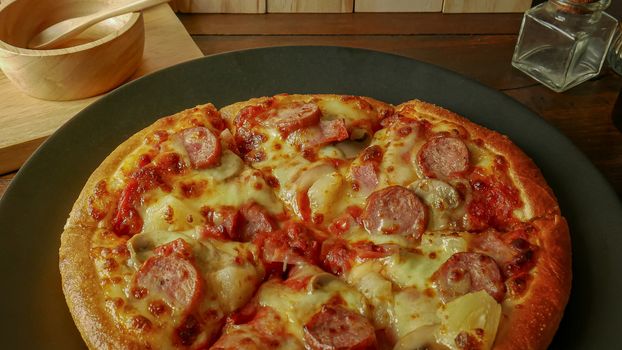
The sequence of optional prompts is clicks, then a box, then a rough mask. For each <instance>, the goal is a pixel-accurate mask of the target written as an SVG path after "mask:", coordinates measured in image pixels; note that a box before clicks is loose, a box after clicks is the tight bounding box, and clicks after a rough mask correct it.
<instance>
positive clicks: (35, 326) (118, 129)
mask: <svg viewBox="0 0 622 350" xmlns="http://www.w3.org/2000/svg"><path fill="white" fill-rule="evenodd" d="M508 64H509V63H508ZM280 92H289V93H344V94H355V95H367V96H372V97H375V98H377V99H380V100H383V101H387V102H391V103H399V102H403V101H406V100H409V99H412V98H420V99H423V100H426V101H430V102H433V103H436V104H438V105H441V106H445V107H447V108H449V109H451V110H453V111H455V112H458V113H460V114H462V115H464V116H466V117H468V118H470V119H472V120H473V121H475V122H476V123H479V124H482V125H485V126H487V127H489V128H492V129H495V130H498V131H500V132H501V133H504V134H507V135H509V136H510V137H511V139H512V140H514V142H515V143H516V144H518V145H519V146H520V147H521V148H522V149H523V150H525V152H526V153H527V154H529V155H530V156H531V157H532V158H533V159H534V160H535V162H536V163H537V164H538V166H540V168H541V169H542V171H543V173H544V175H545V177H546V179H547V180H548V182H549V184H550V185H551V187H553V189H554V190H555V193H556V194H557V196H558V197H559V202H560V204H561V207H562V212H563V214H564V216H566V218H567V219H568V221H569V224H570V228H571V235H572V241H573V254H574V258H573V270H574V282H573V291H572V296H571V300H570V304H569V305H568V308H567V310H566V315H565V317H564V319H563V322H562V326H561V328H560V330H559V332H558V334H557V336H556V339H555V341H554V345H553V346H552V348H556V349H557V348H559V349H611V348H620V347H619V344H620V342H619V339H620V325H622V290H621V289H622V288H621V286H622V279H621V278H620V276H621V275H622V274H621V273H620V272H621V271H620V270H621V268H620V267H621V266H622V254H621V253H619V249H621V248H622V207H621V206H620V202H619V201H618V198H617V196H616V195H615V192H614V191H613V189H612V188H611V187H610V186H609V184H608V183H607V182H606V181H605V180H604V178H603V177H602V175H601V174H600V173H598V171H597V170H596V169H595V168H594V167H593V166H592V165H591V163H590V162H589V160H588V159H587V158H586V157H585V156H584V155H583V154H582V153H581V152H579V150H577V148H576V147H575V146H574V145H572V143H571V142H570V141H569V140H568V139H567V138H566V137H564V136H563V135H561V134H560V133H559V132H558V131H557V130H555V129H554V128H553V127H551V126H549V125H548V124H547V123H546V122H544V121H543V120H542V119H541V118H539V117H538V116H536V115H534V114H533V113H532V112H530V111H529V110H528V109H526V108H525V107H524V106H522V105H520V104H518V103H517V102H515V101H514V100H512V99H510V98H508V97H506V96H505V95H503V94H501V93H498V92H496V91H494V90H491V89H489V88H486V87H484V86H482V85H479V84H477V83H475V82H473V81H472V80H469V79H467V78H464V77H462V76H460V75H457V74H455V73H452V72H449V71H446V70H443V69H441V68H438V67H435V66H432V65H428V64H424V63H421V62H417V61H414V60H411V59H408V58H404V57H400V56H394V55H389V54H384V53H379V52H373V51H367V50H358V49H349V48H338V47H280V48H269V49H258V50H250V51H243V52H233V53H228V54H222V55H217V56H211V57H206V58H201V59H198V60H194V61H191V62H188V63H184V64H181V65H177V66H175V67H171V68H169V69H165V70H162V71H160V72H158V73H155V74H152V75H149V76H146V77H144V78H142V79H139V80H137V81H135V82H132V83H130V84H127V85H126V86H124V87H122V88H120V89H118V90H116V91H114V92H112V93H110V94H109V95H108V96H106V97H104V98H102V99H100V100H99V101H97V102H96V103H94V104H93V105H91V106H90V107H88V108H86V109H85V110H84V111H83V112H81V113H79V114H78V115H77V116H76V117H75V118H73V119H72V120H71V121H69V122H68V123H67V124H66V125H65V126H63V127H62V128H61V129H60V130H59V131H58V132H56V133H55V134H54V135H53V136H52V137H50V139H49V140H48V141H47V142H45V144H44V145H43V146H41V147H40V148H39V150H38V151H37V152H36V153H35V154H34V155H33V156H32V158H31V159H30V160H29V161H28V162H27V163H26V165H25V166H24V167H23V168H22V169H21V170H20V172H19V174H18V175H17V176H16V177H15V179H14V180H13V181H12V183H11V186H10V187H9V189H8V190H7V192H6V194H5V195H4V198H3V200H2V202H1V203H0V230H1V232H2V235H1V237H2V241H1V242H2V243H1V244H0V259H1V260H0V269H2V270H1V271H2V273H1V274H0V285H1V286H2V288H1V292H0V293H1V298H0V314H1V315H2V320H1V322H2V324H1V325H0V332H1V333H0V334H2V337H0V339H2V343H3V346H6V348H7V349H11V348H23V349H40V348H41V349H42V348H46V349H57V348H62V349H73V348H81V347H84V344H83V343H82V341H81V339H80V336H79V334H78V332H77V330H76V328H75V326H74V325H73V322H72V321H71V317H70V315H69V313H68V310H67V307H66V304H65V300H64V298H63V295H62V292H61V289H60V276H59V272H58V246H59V236H60V233H61V232H62V228H63V224H64V222H65V219H66V217H67V214H68V212H69V210H70V208H71V205H72V204H73V202H74V200H75V198H76V196H77V195H78V193H79V192H80V190H81V189H82V186H83V184H84V182H85V181H86V179H87V177H88V176H89V174H91V172H92V171H93V170H94V169H95V168H96V167H97V165H98V164H99V163H100V162H101V161H102V160H103V158H104V157H105V156H106V155H107V154H108V153H110V152H111V151H112V150H113V149H114V147H116V145H118V144H119V143H121V142H122V141H123V140H125V139H126V138H127V137H129V136H130V135H132V134H133V133H134V132H136V131H137V130H139V129H141V128H143V127H145V126H147V125H148V124H150V123H151V122H152V121H154V120H155V119H156V118H158V117H161V116H164V115H167V114H171V113H175V112H177V111H180V110H182V109H185V108H188V107H192V106H194V105H197V104H200V103H205V102H207V101H211V102H213V103H214V104H215V105H216V106H218V107H221V106H224V105H226V104H229V103H231V102H234V101H240V100H245V99H248V98H250V97H254V96H262V95H272V94H276V93H280Z"/></svg>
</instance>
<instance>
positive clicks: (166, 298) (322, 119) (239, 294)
mask: <svg viewBox="0 0 622 350" xmlns="http://www.w3.org/2000/svg"><path fill="white" fill-rule="evenodd" d="M60 271H61V276H62V286H63V291H64V294H65V297H66V300H67V304H68V306H69V309H70V311H71V314H72V316H73V318H74V321H75V323H76V325H77V327H78V329H79V330H80V333H81V334H82V337H83V338H84V340H85V342H86V344H87V345H88V347H89V348H92V349H222V350H224V349H313V350H315V349H352V350H355V349H396V350H406V349H452V350H453V349H457V350H474V349H544V348H546V347H547V346H548V344H549V343H550V341H551V339H552V338H553V335H554V334H555V331H556V329H557V327H558V325H559V322H560V320H561V317H562V315H563V310H564V307H565V305H566V302H567V300H568V296H569V293H570V282H571V257H570V238H569V233H568V227H567V224H566V221H565V219H564V218H563V217H562V216H561V213H560V209H559V206H558V204H557V200H556V198H555V196H554V194H553V192H552V190H551V189H550V188H549V187H548V185H547V184H546V182H545V180H544V179H543V177H542V175H541V174H540V171H539V170H538V168H537V167H536V166H535V165H534V163H533V162H532V161H531V160H530V159H529V158H528V157H527V156H526V155H525V154H524V153H523V152H522V151H521V150H520V149H519V148H518V147H516V146H515V145H514V144H512V142H511V141H510V140H509V139H508V138H507V137H505V136H502V135H500V134H498V133H496V132H494V131H491V130H488V129H486V128H483V127H481V126H478V125H476V124H474V123H472V122H470V121H469V120H467V119H465V118H463V117H461V116H458V115H456V114H454V113H452V112H450V111H448V110H446V109H443V108H441V107H438V106H435V105H432V104H429V103H426V102H423V101H419V100H412V101H408V102H405V103H402V104H400V105H398V106H393V105H391V104H388V103H384V102H381V101H378V100H375V99H372V98H368V97H360V96H344V95H288V94H281V95H276V96H273V97H261V98H253V99H250V100H248V101H243V102H238V103H234V104H232V105H229V106H225V107H223V108H221V109H220V110H218V109H217V108H216V107H214V106H213V105H212V104H205V105H201V106H197V107H195V108H192V109H188V110H185V111H182V112H180V113H177V114H175V115H172V116H168V117H164V118H161V119H159V120H157V121H156V122H155V123H153V124H152V125H150V126H148V127H147V128H145V129H143V130H142V131H139V132H138V133H136V134H134V135H132V136H131V137H130V138H129V139H127V140H126V141H125V142H124V143H122V144H121V145H120V146H119V147H118V148H117V149H115V150H114V151H113V152H112V153H111V154H110V155H109V156H108V157H107V158H106V159H105V160H104V161H103V162H102V163H101V165H100V166H99V167H98V168H97V169H96V170H95V171H94V172H93V174H92V175H91V177H90V178H89V179H88V181H87V183H86V185H85V186H84V188H83V190H82V192H81V194H80V195H79V197H78V199H77V200H76V202H75V204H74V206H73V208H72V210H71V213H70V214H69V219H68V220H67V223H66V225H65V228H64V232H63V233H62V236H61V247H60Z"/></svg>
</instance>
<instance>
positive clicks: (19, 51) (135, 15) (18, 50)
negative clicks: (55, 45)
mask: <svg viewBox="0 0 622 350" xmlns="http://www.w3.org/2000/svg"><path fill="white" fill-rule="evenodd" d="M16 1H19V0H12V1H11V0H9V1H7V2H6V3H2V4H0V12H2V11H4V9H5V8H6V7H8V6H9V5H11V4H12V3H14V2H16ZM121 16H123V17H129V18H128V20H127V22H125V23H123V25H122V26H121V27H119V28H118V29H116V30H114V31H112V32H110V33H108V34H106V35H105V36H104V37H102V38H99V39H97V40H94V41H89V42H87V43H84V44H80V45H76V46H70V47H64V48H59V49H51V50H37V49H27V48H23V47H17V46H14V45H11V44H9V43H7V42H5V41H3V40H0V51H2V50H4V51H7V52H9V53H12V54H16V55H20V56H32V57H45V56H60V55H66V54H70V53H75V52H80V51H86V50H88V49H90V48H93V47H97V46H100V45H102V44H105V43H107V42H110V41H112V40H113V39H115V38H118V37H120V36H122V35H123V34H125V33H126V32H128V31H129V30H130V29H131V28H133V27H134V26H135V25H136V23H137V22H138V20H140V19H142V12H141V11H138V12H131V13H126V14H123V15H119V16H118V17H121ZM143 32H144V30H143Z"/></svg>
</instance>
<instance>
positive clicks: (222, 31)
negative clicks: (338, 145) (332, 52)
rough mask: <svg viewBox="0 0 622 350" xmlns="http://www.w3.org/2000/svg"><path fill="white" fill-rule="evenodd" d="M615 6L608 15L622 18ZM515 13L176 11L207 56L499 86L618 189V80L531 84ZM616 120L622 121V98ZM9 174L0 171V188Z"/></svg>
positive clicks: (621, 149)
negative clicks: (308, 58)
mask: <svg viewBox="0 0 622 350" xmlns="http://www.w3.org/2000/svg"><path fill="white" fill-rule="evenodd" d="M615 6H617V5H615ZM620 8H622V6H617V8H612V9H611V11H610V13H613V14H614V15H616V17H617V18H620V17H621V16H620V15H621V14H622V11H621V10H620ZM521 16H522V15H521V14H450V15H443V14H437V13H428V14H364V13H357V14H267V15H197V14H192V15H189V14H181V15H179V17H180V19H181V20H182V23H183V24H184V26H185V27H186V29H187V30H188V32H189V33H190V34H191V35H192V37H193V39H194V41H195V42H196V43H197V45H198V46H199V48H200V49H201V51H202V52H203V53H204V54H205V55H211V54H216V53H220V52H226V51H232V50H239V49H245V48H254V47H264V46H280V45H342V46H351V47H361V48H369V49H375V50H381V51H386V52H392V53H397V54H400V55H404V56H408V57H412V58H415V59H418V60H421V61H425V62H429V63H433V64H436V65H439V66H442V67H445V68H448V69H451V70H454V71H456V72H458V73H460V74H463V75H465V76H468V77H471V78H473V79H475V80H478V81H480V82H481V83H483V84H485V85H487V86H490V87H492V88H495V89H497V90H499V91H502V92H503V93H505V94H507V95H509V96H511V97H512V98H514V99H516V100H517V101H519V102H521V103H522V104H524V105H526V106H527V107H529V108H530V109H531V110H533V111H534V112H536V113H537V114H539V115H540V116H541V117H542V118H544V119H545V120H547V121H548V122H549V123H551V124H553V125H554V126H555V127H557V128H558V129H559V130H560V131H561V132H562V133H563V134H565V135H566V136H568V137H569V138H570V139H571V140H572V141H573V142H574V143H575V144H576V145H577V146H578V147H579V149H581V150H582V151H583V152H584V153H585V154H586V155H587V156H588V158H589V159H590V160H591V161H592V162H593V163H594V164H595V165H596V167H597V168H598V169H600V171H602V173H603V174H604V175H605V177H606V178H607V179H608V180H609V181H610V182H611V183H612V185H613V187H614V188H615V190H616V192H617V193H618V195H622V133H621V132H620V130H619V129H617V128H616V127H615V125H614V122H613V120H612V112H613V109H614V105H615V102H616V99H617V97H618V93H619V91H620V89H621V88H622V78H621V77H619V76H617V75H616V74H614V73H613V72H612V71H611V70H609V69H604V71H603V73H602V74H601V76H599V77H597V78H595V79H592V80H590V81H588V82H586V83H584V84H582V85H579V86H578V87H576V88H574V89H571V90H570V91H567V92H565V93H562V94H558V93H555V92H553V91H550V90H548V89H547V88H545V87H543V86H541V85H540V84H538V83H536V82H535V81H533V80H532V79H530V78H528V77H527V76H525V75H524V74H522V73H521V72H519V71H518V70H516V69H514V68H512V66H511V64H510V60H511V57H512V52H513V50H514V45H515V42H516V37H517V33H518V30H519V27H520V21H521ZM1 108H2V106H1V105H0V109H1ZM615 118H616V122H617V123H618V124H620V125H622V103H620V110H619V111H617V114H616V117H615ZM569 171H571V170H570V169H569ZM569 174H570V176H571V175H572V174H571V173H569ZM13 176H14V173H11V174H6V175H3V176H0V194H1V193H4V191H5V190H6V187H7V185H8V183H9V182H10V179H11V178H12V177H13ZM577 181H580V180H579V179H578V180H577Z"/></svg>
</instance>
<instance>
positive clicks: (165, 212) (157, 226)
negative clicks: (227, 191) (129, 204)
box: [141, 190, 204, 231]
mask: <svg viewBox="0 0 622 350" xmlns="http://www.w3.org/2000/svg"><path fill="white" fill-rule="evenodd" d="M157 191H161V190H157ZM158 194H159V195H154V198H158V197H159V198H161V199H160V200H158V201H157V202H156V203H155V204H154V205H151V206H149V207H147V208H145V212H144V213H141V214H142V215H141V217H143V218H144V221H145V222H144V224H143V230H144V231H157V230H168V231H183V230H189V229H191V228H193V227H194V226H196V225H198V224H201V223H202V222H203V220H204V219H203V216H202V215H201V214H200V213H199V212H197V211H195V210H193V209H192V208H190V207H189V206H188V205H186V203H184V202H182V201H180V200H179V199H177V198H175V197H174V196H172V195H168V194H167V195H164V194H160V192H158ZM190 218H192V221H189V219H190Z"/></svg>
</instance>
